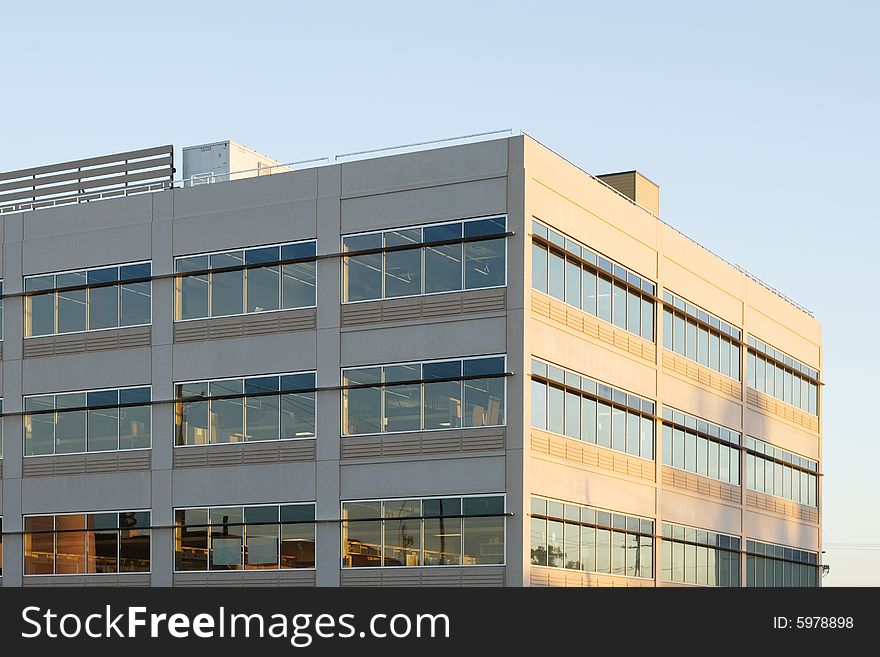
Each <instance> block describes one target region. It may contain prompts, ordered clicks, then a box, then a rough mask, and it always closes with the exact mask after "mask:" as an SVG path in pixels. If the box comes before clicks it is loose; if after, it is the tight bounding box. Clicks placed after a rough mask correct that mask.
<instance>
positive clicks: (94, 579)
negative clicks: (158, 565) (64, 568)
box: [22, 573, 150, 588]
mask: <svg viewBox="0 0 880 657" xmlns="http://www.w3.org/2000/svg"><path fill="white" fill-rule="evenodd" d="M149 585H150V574H149V573H127V574H125V575H65V576H63V577H42V576H39V575H35V576H25V577H23V578H22V586H27V587H51V588H59V587H68V586H85V587H93V586H136V587H144V586H149Z"/></svg>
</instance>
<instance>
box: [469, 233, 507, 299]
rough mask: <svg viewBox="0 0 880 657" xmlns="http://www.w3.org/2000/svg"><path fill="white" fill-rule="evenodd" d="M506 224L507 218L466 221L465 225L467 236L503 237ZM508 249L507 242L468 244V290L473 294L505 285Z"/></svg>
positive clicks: (502, 240)
mask: <svg viewBox="0 0 880 657" xmlns="http://www.w3.org/2000/svg"><path fill="white" fill-rule="evenodd" d="M505 224H506V219H505V218H504V217H495V218H492V219H481V220H479V221H467V222H465V223H464V236H465V238H467V237H477V236H483V235H500V234H504V232H505V231H506V228H505ZM506 248H507V245H506V240H505V239H504V238H502V239H497V240H485V241H480V242H467V243H465V245H464V257H465V275H464V283H465V288H466V289H468V290H473V289H477V288H484V287H495V286H498V285H504V283H505V281H506V279H507V265H506V262H505V261H506V255H505V254H506Z"/></svg>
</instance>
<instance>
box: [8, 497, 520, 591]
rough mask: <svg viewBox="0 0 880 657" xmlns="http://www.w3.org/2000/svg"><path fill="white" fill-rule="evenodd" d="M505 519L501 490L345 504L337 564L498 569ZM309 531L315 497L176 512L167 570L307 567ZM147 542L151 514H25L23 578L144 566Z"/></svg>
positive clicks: (311, 543) (310, 561)
mask: <svg viewBox="0 0 880 657" xmlns="http://www.w3.org/2000/svg"><path fill="white" fill-rule="evenodd" d="M504 517H505V509H504V496H503V495H475V496H453V497H442V498H424V499H421V498H416V499H395V500H370V501H357V502H343V504H342V522H341V530H342V555H341V559H342V566H343V567H344V568H375V567H409V566H474V565H501V564H503V563H504V557H505V550H504V545H505V523H504ZM315 527H316V524H315V505H314V504H313V503H299V504H269V505H252V506H232V507H208V508H189V509H177V510H175V524H174V537H175V538H174V546H175V547H174V559H175V561H174V568H175V570H176V571H179V572H192V571H209V570H210V571H225V570H279V569H281V570H286V569H296V568H314V567H315ZM0 528H2V520H0ZM150 539H151V526H150V512H149V511H125V512H113V513H77V514H63V515H60V514H59V515H41V516H25V518H24V537H23V551H24V574H25V575H79V574H101V573H145V572H150V559H151V544H150V543H151V540H150ZM0 550H2V541H0ZM0 564H2V551H0ZM0 574H2V571H0Z"/></svg>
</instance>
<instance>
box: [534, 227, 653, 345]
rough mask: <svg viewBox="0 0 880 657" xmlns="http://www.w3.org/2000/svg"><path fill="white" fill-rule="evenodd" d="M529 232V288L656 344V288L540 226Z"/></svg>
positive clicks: (583, 247) (587, 249)
mask: <svg viewBox="0 0 880 657" xmlns="http://www.w3.org/2000/svg"><path fill="white" fill-rule="evenodd" d="M533 233H534V235H535V237H536V238H537V239H536V240H535V241H533V242H532V287H533V289H535V290H538V291H539V292H544V293H546V294H549V295H550V296H552V297H555V298H557V299H559V300H560V301H563V302H565V303H567V304H569V305H571V306H574V307H575V308H579V309H580V310H583V311H584V312H586V313H588V314H590V315H594V316H596V317H598V318H599V319H602V320H604V321H606V322H612V323H613V324H615V325H616V326H619V327H620V328H622V329H624V330H626V331H629V332H630V333H633V334H635V335H638V336H641V337H642V338H644V339H645V340H649V341H651V342H653V341H654V300H653V298H652V296H653V294H654V291H655V286H654V283H652V282H650V281H648V280H646V279H643V278H641V277H640V276H637V275H636V274H633V273H632V272H629V271H627V270H626V269H624V268H623V267H621V266H619V265H615V264H612V263H611V262H609V261H608V260H606V259H605V258H601V257H600V256H598V255H597V254H596V253H594V252H593V251H592V250H591V249H589V248H587V247H585V246H582V245H581V244H579V243H578V242H575V241H574V240H570V239H568V238H564V237H563V236H562V235H560V234H559V233H557V232H556V231H553V230H552V229H548V228H547V227H546V226H544V225H543V224H540V223H538V222H533ZM557 247H558V248H557ZM600 271H606V272H608V273H609V274H613V275H614V276H617V277H619V278H620V279H622V280H612V278H611V277H610V276H605V275H602V274H601V273H600Z"/></svg>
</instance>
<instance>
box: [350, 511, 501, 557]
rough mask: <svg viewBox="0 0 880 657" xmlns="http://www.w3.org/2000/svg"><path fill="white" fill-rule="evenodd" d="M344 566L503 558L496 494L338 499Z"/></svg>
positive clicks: (499, 513) (499, 512) (499, 515)
mask: <svg viewBox="0 0 880 657" xmlns="http://www.w3.org/2000/svg"><path fill="white" fill-rule="evenodd" d="M342 519H343V523H342V541H343V555H342V565H343V567H344V568H371V567H414V566H461V565H464V566H475V565H498V564H503V563H504V533H505V530H504V497H503V496H501V495H487V496H472V497H471V496H467V497H444V498H427V499H397V500H373V501H358V502H343V504H342Z"/></svg>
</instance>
